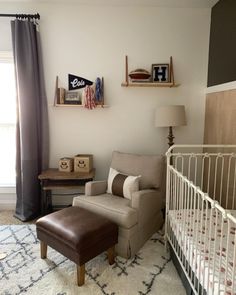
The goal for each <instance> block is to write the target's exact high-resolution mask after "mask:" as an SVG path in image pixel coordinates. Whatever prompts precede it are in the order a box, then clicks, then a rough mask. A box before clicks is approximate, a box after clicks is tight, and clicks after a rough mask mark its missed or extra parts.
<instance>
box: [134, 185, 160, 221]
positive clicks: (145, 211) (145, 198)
mask: <svg viewBox="0 0 236 295" xmlns="http://www.w3.org/2000/svg"><path fill="white" fill-rule="evenodd" d="M162 202H163V200H162V194H161V191H160V189H145V190H141V191H137V192H134V193H133V194H132V198H131V207H132V208H134V209H136V210H137V212H138V218H139V220H140V222H141V223H145V221H146V220H148V219H150V216H154V215H155V214H157V213H158V212H159V211H161V208H162Z"/></svg>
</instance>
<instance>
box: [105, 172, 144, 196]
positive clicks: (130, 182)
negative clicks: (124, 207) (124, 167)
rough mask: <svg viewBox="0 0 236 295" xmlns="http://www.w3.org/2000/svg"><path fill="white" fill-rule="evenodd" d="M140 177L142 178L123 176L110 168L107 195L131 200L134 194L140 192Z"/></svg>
mask: <svg viewBox="0 0 236 295" xmlns="http://www.w3.org/2000/svg"><path fill="white" fill-rule="evenodd" d="M140 177H141V176H130V175H125V174H121V173H120V172H118V171H116V170H115V169H113V168H110V171H109V176H108V183H107V193H108V194H112V195H115V196H119V197H123V198H127V199H131V195H132V193H133V192H136V191H138V190H139V179H140Z"/></svg>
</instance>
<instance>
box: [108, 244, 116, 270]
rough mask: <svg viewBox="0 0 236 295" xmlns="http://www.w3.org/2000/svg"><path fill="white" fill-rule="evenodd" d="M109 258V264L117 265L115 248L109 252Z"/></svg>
mask: <svg viewBox="0 0 236 295" xmlns="http://www.w3.org/2000/svg"><path fill="white" fill-rule="evenodd" d="M107 256H108V261H109V264H110V265H112V264H114V263H115V246H112V247H111V248H109V249H108V250H107Z"/></svg>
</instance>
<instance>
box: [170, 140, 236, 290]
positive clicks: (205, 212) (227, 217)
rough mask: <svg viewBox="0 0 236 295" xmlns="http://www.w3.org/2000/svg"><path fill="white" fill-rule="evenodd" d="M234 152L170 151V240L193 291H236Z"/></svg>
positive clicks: (198, 147)
mask: <svg viewBox="0 0 236 295" xmlns="http://www.w3.org/2000/svg"><path fill="white" fill-rule="evenodd" d="M235 150H236V146H225V145H224V146H222V145H221V146H215V145H211V146H209V145H207V146H206V145H194V146H183V145H181V146H173V147H172V148H171V149H169V150H168V152H167V194H166V239H167V240H168V242H169V243H170V245H171V247H172V249H173V251H174V252H175V254H176V257H177V259H178V260H179V262H180V264H181V266H182V268H183V271H184V273H185V275H186V277H187V279H188V281H189V283H190V285H191V286H192V289H193V291H194V293H195V294H204V295H205V294H222V295H223V294H228V295H230V294H232V295H233V294H235V293H236V218H235V217H236V214H234V211H232V209H235V206H236V204H235V203H236V202H235V194H236V192H235V190H236V188H235V186H236V185H235V182H236V180H235V179H236V154H235ZM229 209H231V210H229Z"/></svg>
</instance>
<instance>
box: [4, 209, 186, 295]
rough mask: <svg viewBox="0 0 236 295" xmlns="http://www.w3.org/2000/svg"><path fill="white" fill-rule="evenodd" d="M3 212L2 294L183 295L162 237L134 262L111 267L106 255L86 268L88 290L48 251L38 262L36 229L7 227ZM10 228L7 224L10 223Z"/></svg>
mask: <svg viewBox="0 0 236 295" xmlns="http://www.w3.org/2000/svg"><path fill="white" fill-rule="evenodd" d="M3 215H4V214H2V212H0V224H2V225H0V251H1V252H4V253H6V254H7V256H6V257H5V258H4V259H2V260H0V294H1V295H18V294H32V295H36V294H37V295H38V294H40V295H44V294H45V295H76V294H83V295H100V294H104V295H136V294H137V295H146V294H151V295H152V294H153V295H154V294H155V295H159V294H160V295H167V294H168V295H172V294H173V295H185V294H186V292H185V290H184V287H183V285H182V283H181V281H180V279H179V277H178V274H177V272H176V269H175V267H174V265H173V263H172V262H171V260H170V258H169V254H168V253H166V252H165V249H164V245H163V238H162V236H161V235H160V234H159V233H156V234H154V235H153V236H152V238H151V239H149V240H148V241H147V243H146V244H145V245H144V247H143V248H142V249H141V250H140V251H139V253H138V254H137V255H136V256H135V257H134V258H132V259H129V260H126V259H123V258H121V257H119V256H117V257H116V262H115V264H114V265H112V266H110V265H109V264H108V261H107V257H106V255H105V253H103V254H101V255H99V256H97V257H96V258H94V259H92V260H91V261H89V262H88V263H86V275H85V285H84V286H82V287H78V286H77V285H76V271H75V264H74V263H73V262H71V261H70V260H68V259H66V258H65V257H64V256H62V255H61V254H59V253H58V252H56V251H55V250H53V249H51V248H50V247H49V248H48V258H47V259H40V253H39V241H38V240H37V237H36V233H35V225H34V224H23V225H22V224H21V225H20V224H18V225H12V224H11V225H6V224H5V225H3V220H5V221H6V222H7V220H10V217H9V219H8V218H7V214H6V213H5V217H4V218H3ZM8 224H9V223H8Z"/></svg>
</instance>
